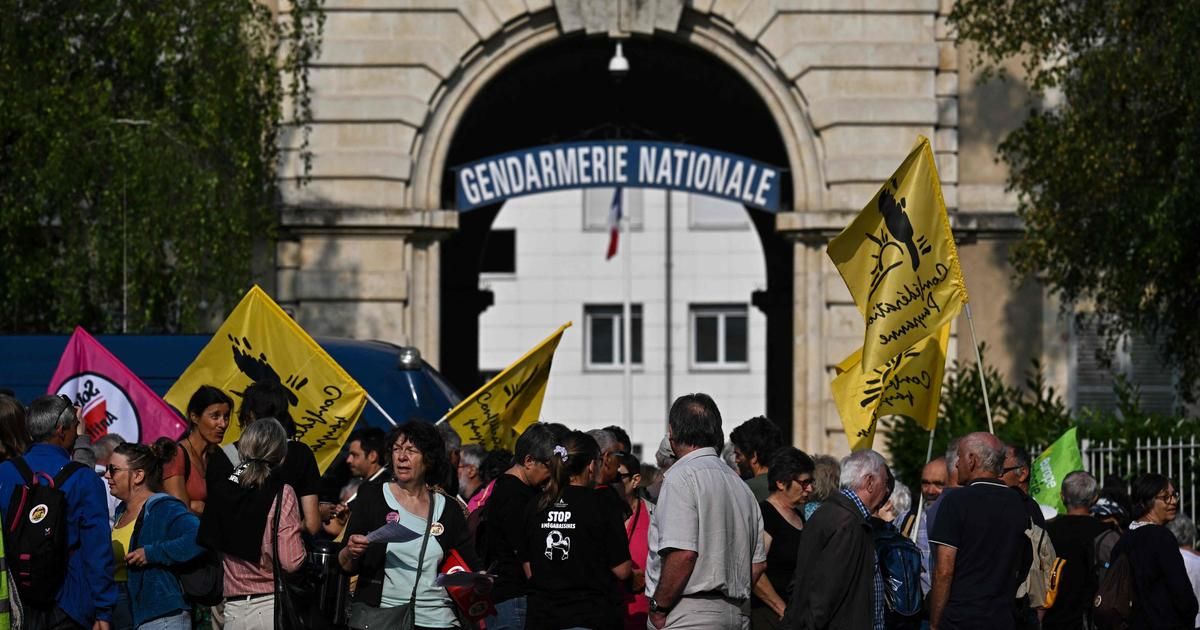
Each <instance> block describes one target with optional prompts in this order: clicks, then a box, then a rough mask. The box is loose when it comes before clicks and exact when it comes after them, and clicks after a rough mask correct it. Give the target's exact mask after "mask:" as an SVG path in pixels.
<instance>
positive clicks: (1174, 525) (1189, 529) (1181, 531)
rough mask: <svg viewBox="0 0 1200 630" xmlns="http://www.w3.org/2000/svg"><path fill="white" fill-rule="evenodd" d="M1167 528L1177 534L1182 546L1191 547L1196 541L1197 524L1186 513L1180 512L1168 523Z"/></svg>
mask: <svg viewBox="0 0 1200 630" xmlns="http://www.w3.org/2000/svg"><path fill="white" fill-rule="evenodd" d="M1167 529H1168V530H1170V531H1171V533H1172V534H1174V535H1175V540H1178V541H1179V546H1180V547H1191V546H1193V545H1195V543H1196V524H1195V523H1193V522H1192V519H1191V518H1189V517H1188V516H1187V515H1186V514H1180V515H1179V516H1176V517H1175V520H1173V521H1171V522H1170V523H1167Z"/></svg>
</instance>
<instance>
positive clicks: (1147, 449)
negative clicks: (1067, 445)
mask: <svg viewBox="0 0 1200 630" xmlns="http://www.w3.org/2000/svg"><path fill="white" fill-rule="evenodd" d="M1080 450H1081V451H1082V454H1083V468H1084V470H1086V471H1088V472H1090V473H1092V476H1094V477H1095V478H1096V479H1098V480H1099V481H1100V483H1101V484H1106V482H1108V483H1111V480H1112V479H1113V478H1116V477H1119V478H1120V479H1121V480H1122V483H1124V485H1125V490H1126V491H1128V490H1129V481H1130V480H1132V479H1133V478H1134V477H1136V476H1137V475H1140V474H1143V473H1159V474H1163V475H1166V476H1167V477H1168V478H1170V479H1171V482H1172V483H1174V484H1175V489H1176V490H1178V491H1179V513H1180V514H1187V515H1188V516H1190V517H1191V518H1192V521H1196V515H1197V510H1196V491H1197V485H1200V483H1198V482H1200V474H1198V472H1200V471H1198V467H1200V443H1198V442H1197V441H1196V437H1195V436H1192V437H1188V438H1170V437H1168V438H1139V439H1136V440H1134V443H1133V444H1132V445H1130V446H1127V445H1122V444H1117V443H1113V442H1100V441H1092V440H1086V439H1085V440H1082V442H1081V443H1080Z"/></svg>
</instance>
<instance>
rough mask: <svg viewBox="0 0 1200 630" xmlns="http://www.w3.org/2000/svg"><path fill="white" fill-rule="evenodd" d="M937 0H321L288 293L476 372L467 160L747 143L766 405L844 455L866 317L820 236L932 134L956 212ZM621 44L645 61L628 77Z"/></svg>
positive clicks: (316, 320)
mask: <svg viewBox="0 0 1200 630" xmlns="http://www.w3.org/2000/svg"><path fill="white" fill-rule="evenodd" d="M942 4H945V3H939V2H938V1H937V0H887V1H884V0H858V1H855V2H844V1H840V0H839V1H837V2H832V1H826V0H789V1H788V2H778V1H776V2H768V1H765V0H689V1H684V0H596V1H592V0H555V1H551V0H525V1H523V2H522V1H520V0H487V1H484V0H476V1H472V0H459V1H453V2H447V1H445V0H438V1H434V0H428V1H424V0H412V1H410V2H404V3H400V4H397V3H389V2H382V1H376V0H329V2H327V3H326V9H327V14H328V19H327V23H326V35H325V41H324V48H323V52H322V55H321V58H320V60H319V62H318V64H317V65H316V66H315V67H314V69H313V84H314V86H315V93H314V111H315V117H316V119H317V120H316V124H315V126H314V130H313V135H312V148H313V150H314V154H315V160H314V163H313V171H312V182H311V183H310V184H309V186H307V187H306V188H303V189H298V188H295V187H291V186H288V187H286V190H285V198H284V202H285V209H284V212H283V226H284V236H285V238H284V240H283V242H281V244H280V247H279V256H278V267H279V271H278V285H277V287H276V292H277V294H278V295H279V297H280V299H281V301H282V302H284V303H285V304H289V305H291V306H292V307H293V308H294V310H295V312H296V314H297V317H298V318H299V319H300V320H301V321H302V322H303V323H304V324H305V325H306V326H307V327H309V328H310V329H312V330H316V331H319V332H322V333H326V334H346V335H354V336H360V337H376V338H381V339H388V340H393V341H399V342H404V343H411V344H414V345H417V346H418V347H420V348H421V350H422V352H423V353H424V354H425V356H426V357H427V358H429V359H430V360H431V361H432V362H433V363H435V365H438V366H439V367H440V369H441V370H442V371H443V372H444V373H445V374H446V375H447V376H448V377H450V378H451V380H453V381H455V382H456V383H457V384H458V385H459V386H460V387H463V388H468V387H471V386H473V385H475V384H477V383H478V380H479V367H480V366H479V365H478V331H479V314H480V313H481V312H482V311H483V310H485V309H486V308H487V307H488V306H489V305H490V303H491V302H490V300H491V298H490V296H489V295H488V293H487V292H486V291H481V290H480V286H479V259H480V255H481V252H482V250H483V245H484V242H485V240H486V238H487V235H488V232H489V229H490V227H491V225H492V222H493V220H494V219H495V217H496V215H497V213H498V212H499V210H500V205H499V204H491V205H487V204H483V205H482V207H480V208H478V209H475V210H473V211H471V212H469V213H463V214H459V213H458V212H456V211H455V209H454V208H455V206H454V204H455V188H454V177H453V170H452V169H453V168H454V167H456V166H459V165H462V164H466V163H469V162H472V161H474V160H478V159H481V158H485V157H488V156H493V155H498V154H503V153H506V152H509V151H516V150H520V149H526V148H529V147H534V146H538V145H546V144H553V143H562V142H573V141H596V140H622V141H653V142H678V143H685V144H688V145H693V146H697V147H703V148H706V149H712V150H716V151H722V152H727V153H732V154H737V155H741V156H745V157H747V158H749V159H752V160H756V161H758V162H761V163H765V164H772V165H776V166H778V167H780V169H781V174H780V184H781V190H782V193H783V195H782V198H781V202H780V205H781V206H782V211H781V212H779V213H777V214H776V213H769V212H764V211H761V210H755V209H747V211H746V212H747V213H748V215H749V217H750V219H751V221H752V223H753V225H754V228H755V230H756V232H757V235H758V240H759V241H760V243H761V245H762V253H763V256H764V260H765V263H766V264H765V269H766V277H765V278H763V280H762V285H764V286H765V289H764V290H761V291H758V292H756V294H755V295H754V296H753V299H752V300H749V301H751V302H752V303H753V305H754V307H756V308H757V309H759V310H760V311H762V312H763V313H765V314H766V320H767V325H766V328H767V334H766V342H765V345H766V348H765V352H766V355H767V359H766V362H767V386H766V396H765V401H764V407H765V409H766V410H767V412H768V414H769V415H770V416H772V417H773V418H775V419H776V420H780V421H783V423H784V424H786V425H787V426H788V427H789V428H790V431H789V432H790V434H791V436H792V439H793V442H794V443H795V444H797V445H798V446H801V447H802V448H806V449H808V450H812V451H818V452H830V451H838V450H844V449H845V446H844V444H845V441H844V438H842V437H841V435H839V434H838V433H839V431H840V425H839V424H838V421H837V417H836V412H834V411H833V408H832V405H831V402H830V401H829V394H828V376H827V374H828V372H827V371H828V368H829V366H830V365H832V364H833V363H835V362H836V361H837V360H838V359H839V358H840V357H841V356H842V355H844V354H846V353H848V352H849V351H850V350H851V349H853V347H854V346H856V345H857V344H858V343H859V342H860V341H861V323H860V321H856V318H858V314H857V313H856V312H855V311H854V309H853V306H852V305H851V303H850V301H849V296H848V294H846V293H845V289H844V287H843V286H842V285H841V283H840V281H839V280H838V279H837V278H836V275H835V273H834V271H833V270H832V267H831V266H830V265H829V264H828V262H827V261H826V260H825V257H824V252H823V249H824V243H825V242H826V241H827V240H828V238H829V237H830V236H832V235H833V234H835V233H836V232H837V231H838V230H839V229H840V227H841V226H843V225H845V223H846V221H847V219H848V217H849V216H850V214H851V213H852V212H855V211H857V209H858V208H859V207H861V204H862V203H863V201H864V200H866V199H869V198H870V197H871V195H872V194H873V192H874V189H875V188H876V187H877V186H878V183H879V182H880V181H882V180H883V179H884V178H885V177H887V175H889V174H890V172H891V170H892V169H893V168H894V167H895V165H896V164H897V163H898V161H899V159H900V158H901V157H902V156H903V155H904V153H905V152H906V151H907V150H908V147H909V146H910V144H911V142H912V141H913V139H914V138H915V137H916V135H917V134H925V135H928V136H930V137H932V138H934V139H935V147H936V150H937V153H938V157H939V160H940V162H941V172H942V176H943V180H944V188H945V190H946V194H947V199H948V202H949V203H950V205H951V206H955V205H957V186H956V181H957V168H956V166H957V159H958V158H957V156H958V130H957V97H956V95H957V83H958V74H957V62H956V59H957V54H958V53H957V52H956V51H955V49H954V48H953V42H950V41H948V40H946V39H945V38H946V35H945V28H944V18H943V11H944V10H945V8H944V7H942V6H941V5H942ZM401 5H402V6H401ZM614 41H621V42H622V43H623V48H624V53H625V55H626V56H627V57H628V58H629V59H630V62H631V65H632V72H630V73H629V75H628V77H626V78H625V80H624V81H622V82H618V83H614V82H613V81H612V80H611V78H610V77H609V76H608V74H607V72H606V71H605V68H606V67H607V63H608V59H609V57H611V55H612V53H613V44H614ZM297 170H298V169H297V166H296V165H295V164H294V163H289V165H288V166H287V170H286V171H285V172H284V173H283V176H284V177H285V178H288V177H294V176H296V174H297ZM989 190H991V189H989ZM734 420H737V421H740V419H734V418H730V422H733V421H734Z"/></svg>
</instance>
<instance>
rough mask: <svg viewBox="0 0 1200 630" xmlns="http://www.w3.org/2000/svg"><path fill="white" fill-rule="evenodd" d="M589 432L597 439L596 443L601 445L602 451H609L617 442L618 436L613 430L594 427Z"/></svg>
mask: <svg viewBox="0 0 1200 630" xmlns="http://www.w3.org/2000/svg"><path fill="white" fill-rule="evenodd" d="M587 434H588V435H590V436H592V439H593V440H596V444H598V445H599V446H600V452H601V453H605V452H607V451H608V449H610V448H612V447H613V446H615V445H616V444H617V436H615V435H613V434H612V431H609V430H608V429H592V430H591V431H588V432H587Z"/></svg>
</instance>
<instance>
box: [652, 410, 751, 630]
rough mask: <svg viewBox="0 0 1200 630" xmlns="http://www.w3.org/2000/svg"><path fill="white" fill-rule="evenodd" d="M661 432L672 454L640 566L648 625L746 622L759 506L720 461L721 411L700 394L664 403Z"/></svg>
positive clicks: (728, 626) (726, 626) (729, 629)
mask: <svg viewBox="0 0 1200 630" xmlns="http://www.w3.org/2000/svg"><path fill="white" fill-rule="evenodd" d="M668 431H669V433H668V436H669V438H670V440H671V448H672V450H673V451H674V452H675V455H676V456H677V457H678V458H679V460H678V461H676V462H675V464H674V465H673V466H671V469H670V470H668V471H667V473H666V474H665V475H664V476H663V485H662V490H661V493H660V494H659V497H658V507H657V509H655V511H654V514H653V516H652V517H651V519H652V521H653V522H654V526H653V527H652V528H651V533H650V537H649V547H650V554H649V555H650V559H651V560H653V561H651V562H648V563H647V568H646V595H648V596H649V597H650V614H649V622H650V624H651V625H652V626H653V627H655V628H697V629H699V628H712V629H716V630H741V629H747V630H748V629H749V627H750V616H749V607H748V606H747V603H748V602H749V599H750V587H751V584H753V583H754V582H756V581H757V580H758V578H759V576H760V575H762V572H763V570H764V569H766V561H767V551H766V546H765V543H764V538H763V520H762V512H760V511H759V508H758V504H757V503H756V502H755V501H754V495H753V494H752V493H751V492H750V488H748V487H747V486H746V484H745V483H744V482H743V481H742V480H741V478H739V477H738V476H737V474H736V473H734V472H733V471H732V470H731V469H730V468H729V467H728V466H726V465H725V463H724V462H722V461H721V458H720V456H719V451H720V449H721V445H722V442H723V441H724V433H723V432H722V430H721V412H720V411H719V410H718V409H717V405H716V403H715V402H713V399H712V398H710V397H709V396H707V395H705V394H688V395H686V396H681V397H679V398H678V399H676V400H675V403H674V404H672V405H671V411H670V415H669V427H668Z"/></svg>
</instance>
